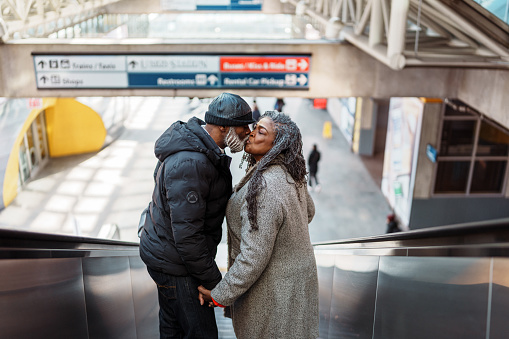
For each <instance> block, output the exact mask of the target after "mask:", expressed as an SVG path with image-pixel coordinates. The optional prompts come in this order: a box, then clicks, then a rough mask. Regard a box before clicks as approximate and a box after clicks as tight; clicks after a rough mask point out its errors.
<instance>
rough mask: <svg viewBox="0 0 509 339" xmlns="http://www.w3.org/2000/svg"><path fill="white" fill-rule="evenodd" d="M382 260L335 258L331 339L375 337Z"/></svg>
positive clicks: (362, 257) (341, 256) (342, 256)
mask: <svg viewBox="0 0 509 339" xmlns="http://www.w3.org/2000/svg"><path fill="white" fill-rule="evenodd" d="M378 259H379V257H377V256H349V255H336V256H335V267H334V280H333V284H332V287H333V289H332V300H331V308H330V323H329V332H328V337H329V338H357V339H363V338H366V339H371V338H372V335H373V319H374V318H373V314H375V301H376V286H377V275H378Z"/></svg>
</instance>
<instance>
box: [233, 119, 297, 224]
mask: <svg viewBox="0 0 509 339" xmlns="http://www.w3.org/2000/svg"><path fill="white" fill-rule="evenodd" d="M262 118H270V119H271V120H272V121H273V122H274V125H275V132H276V136H275V139H274V144H273V146H272V148H271V149H270V150H269V151H268V152H267V153H266V154H265V155H264V156H263V158H261V159H260V161H259V163H258V166H257V168H256V170H255V172H254V173H253V175H252V177H251V180H250V181H249V186H248V190H247V195H246V201H247V211H248V218H249V222H250V223H251V230H257V229H258V224H257V220H256V219H257V217H256V215H257V214H258V194H259V193H260V191H262V190H263V189H264V188H265V187H266V185H267V183H266V182H265V179H264V178H263V175H262V173H263V172H264V171H265V170H266V169H267V168H268V167H269V165H270V164H271V162H273V161H274V160H275V159H276V157H277V158H278V160H277V161H281V165H282V166H284V167H285V168H286V170H287V171H288V173H289V174H290V175H291V176H292V178H293V180H294V181H295V183H294V185H295V186H297V187H301V186H302V185H306V174H307V173H306V160H305V159H304V155H303V153H302V135H301V134H300V129H299V127H297V124H296V123H295V122H293V121H292V119H290V117H289V116H288V115H286V114H284V113H280V112H278V111H266V112H265V113H264V114H263V115H262V116H261V117H260V119H262ZM280 155H281V156H280ZM279 156H280V157H279ZM243 162H247V164H248V167H247V170H246V172H247V171H248V170H249V168H251V166H253V165H254V164H255V163H256V160H255V158H254V157H253V156H252V155H251V154H248V153H244V156H243V158H242V162H241V166H242V163H243ZM298 192H299V191H298V190H297V194H299V193H298ZM299 199H300V195H299Z"/></svg>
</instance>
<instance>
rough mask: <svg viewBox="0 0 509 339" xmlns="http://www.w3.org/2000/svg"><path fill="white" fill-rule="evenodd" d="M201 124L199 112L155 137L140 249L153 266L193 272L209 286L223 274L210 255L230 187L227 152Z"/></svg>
mask: <svg viewBox="0 0 509 339" xmlns="http://www.w3.org/2000/svg"><path fill="white" fill-rule="evenodd" d="M203 124H205V123H204V122H203V121H201V120H200V119H198V118H191V119H190V120H189V121H188V122H187V123H184V122H182V121H178V122H176V123H174V124H173V125H172V126H171V127H170V128H168V129H167V130H166V131H165V132H164V133H163V134H162V135H161V137H159V139H158V140H157V141H156V144H155V155H156V157H157V158H158V159H159V163H158V165H157V167H156V170H155V172H154V178H155V179H156V180H155V187H154V193H153V194H152V203H151V206H150V213H149V216H147V218H146V221H145V226H144V231H143V233H142V235H141V240H140V255H141V258H142V259H143V261H144V262H145V264H146V265H147V266H148V267H150V268H151V269H153V270H156V271H159V272H164V273H167V274H171V275H176V276H187V275H192V276H194V277H196V278H197V279H199V280H200V281H201V283H202V285H203V286H204V287H206V288H208V289H212V288H213V287H214V286H215V285H216V284H217V283H218V282H219V281H220V280H221V273H220V272H219V269H218V268H217V265H216V263H215V261H214V258H215V256H216V252H217V245H218V244H219V242H220V241H221V235H222V227H221V226H222V223H223V218H224V214H225V209H226V203H227V201H228V198H229V197H230V194H231V191H232V177H231V173H230V162H231V158H230V157H228V156H227V155H225V154H223V153H221V151H220V149H219V147H218V146H217V144H216V143H215V142H214V140H213V139H212V138H211V137H210V135H209V134H208V133H207V131H205V130H204V129H203V127H202V126H201V125H203ZM159 166H163V167H162V168H161V175H160V176H158V175H157V172H158V169H159Z"/></svg>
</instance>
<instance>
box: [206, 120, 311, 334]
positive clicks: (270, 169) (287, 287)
mask: <svg viewBox="0 0 509 339" xmlns="http://www.w3.org/2000/svg"><path fill="white" fill-rule="evenodd" d="M245 152H246V153H245V154H244V158H243V160H247V162H248V170H247V173H246V175H245V176H244V178H242V179H241V181H240V182H239V184H238V185H237V186H236V187H235V189H234V192H233V194H232V196H231V198H230V201H229V202H228V207H227V209H226V221H227V225H228V267H229V269H228V272H227V273H226V274H225V276H224V278H223V280H221V282H220V283H219V284H217V286H216V287H215V288H214V289H212V291H209V290H208V289H206V288H204V287H200V288H199V289H200V292H201V294H200V297H201V298H202V299H204V300H202V301H211V302H214V303H215V304H216V305H217V306H222V305H225V306H230V309H231V317H232V321H233V329H234V330H235V334H236V336H237V338H239V339H246V338H278V339H284V338H288V339H290V338H291V339H295V338H306V339H309V338H317V337H318V318H319V316H318V276H317V268H316V259H315V256H314V251H313V246H312V245H311V241H310V237H309V228H308V224H309V222H311V220H312V219H313V216H314V214H315V206H314V203H313V200H312V198H311V196H310V195H309V193H308V191H307V189H306V160H305V158H304V155H303V154H302V136H301V134H300V130H299V128H298V127H297V125H296V124H295V122H293V121H292V120H291V119H290V117H289V116H288V115H286V114H284V113H279V112H277V111H267V112H265V114H264V115H262V117H261V119H260V121H259V122H258V124H257V125H256V129H255V130H254V131H253V132H251V134H250V135H249V139H248V141H247V142H246V146H245Z"/></svg>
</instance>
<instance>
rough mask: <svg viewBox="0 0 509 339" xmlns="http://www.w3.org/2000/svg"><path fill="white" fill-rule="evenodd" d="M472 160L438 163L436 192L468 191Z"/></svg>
mask: <svg viewBox="0 0 509 339" xmlns="http://www.w3.org/2000/svg"><path fill="white" fill-rule="evenodd" d="M469 169H470V161H441V162H439V163H438V168H437V177H436V180H435V193H466V190H467V181H468V172H469Z"/></svg>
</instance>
